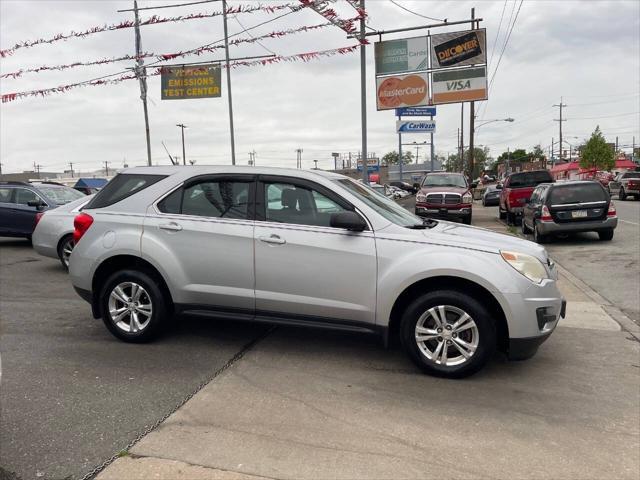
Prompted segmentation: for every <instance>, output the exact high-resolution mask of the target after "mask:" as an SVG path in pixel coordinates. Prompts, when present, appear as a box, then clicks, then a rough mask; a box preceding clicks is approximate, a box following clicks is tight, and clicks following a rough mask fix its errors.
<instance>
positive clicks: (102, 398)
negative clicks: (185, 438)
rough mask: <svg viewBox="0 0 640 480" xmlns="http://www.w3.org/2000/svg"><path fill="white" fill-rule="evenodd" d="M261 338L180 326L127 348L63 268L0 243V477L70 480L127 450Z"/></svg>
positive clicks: (243, 331) (213, 325)
mask: <svg viewBox="0 0 640 480" xmlns="http://www.w3.org/2000/svg"><path fill="white" fill-rule="evenodd" d="M264 332H265V328H264V327H262V326H257V325H253V324H243V325H233V324H231V323H227V322H217V321H212V320H198V319H193V318H188V319H187V318H185V319H182V320H181V321H177V322H176V325H175V327H174V328H173V329H172V330H171V331H170V332H169V333H168V334H167V335H166V336H165V337H163V338H162V339H160V340H159V341H157V342H155V343H152V344H148V345H135V344H126V343H123V342H120V341H119V340H116V339H115V338H114V337H112V336H111V334H109V333H108V332H107V330H106V328H105V327H104V325H103V324H102V322H101V321H98V320H94V319H93V318H92V316H91V313H90V308H89V305H88V304H87V303H86V302H84V301H83V300H81V299H80V298H79V297H78V296H77V295H76V294H75V292H74V291H73V289H72V287H71V284H70V283H69V280H68V278H67V273H66V272H65V271H64V270H63V269H62V267H61V265H60V262H58V261H56V260H53V259H48V258H45V257H41V256H40V255H38V254H37V253H36V252H35V251H33V249H32V248H31V246H30V245H29V244H28V243H27V242H26V241H23V240H10V239H0V334H1V339H0V352H1V355H2V385H1V386H0V408H1V411H2V416H1V418H0V432H1V434H0V479H5V478H10V479H32V478H45V479H63V478H64V479H67V478H69V479H77V478H81V477H82V476H83V475H84V474H86V473H87V472H89V471H90V470H91V469H92V468H93V467H94V466H96V465H98V464H100V463H102V462H103V461H105V460H106V459H108V458H110V457H111V456H113V455H114V454H116V453H118V452H119V451H121V450H126V448H127V446H128V445H129V444H130V443H131V442H132V441H133V440H134V439H136V438H137V437H138V436H139V435H140V434H142V433H144V432H145V431H146V430H147V429H148V428H150V427H151V426H153V425H154V424H155V423H156V422H158V421H159V420H160V419H162V418H163V417H164V416H166V415H168V414H169V413H171V412H172V411H173V410H175V408H176V407H177V406H179V405H180V404H182V403H183V402H184V401H185V399H186V398H187V397H188V396H189V395H190V394H191V393H193V392H194V391H195V390H196V389H197V388H199V387H200V386H201V384H202V383H205V382H207V381H208V380H210V379H211V378H212V377H213V376H214V375H215V374H216V373H217V372H218V371H219V370H220V369H221V367H223V366H225V365H226V364H227V362H229V360H230V359H232V358H233V357H234V356H236V355H237V354H238V353H239V352H242V351H243V349H244V348H245V346H246V345H248V344H249V343H251V342H252V341H253V340H255V339H256V338H258V337H260V336H261V335H262V334H263V333H264Z"/></svg>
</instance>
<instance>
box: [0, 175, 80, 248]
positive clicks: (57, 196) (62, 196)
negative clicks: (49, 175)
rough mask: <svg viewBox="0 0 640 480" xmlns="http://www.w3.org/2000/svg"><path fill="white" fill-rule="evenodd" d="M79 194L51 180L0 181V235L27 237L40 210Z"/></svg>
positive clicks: (63, 203) (52, 206)
mask: <svg viewBox="0 0 640 480" xmlns="http://www.w3.org/2000/svg"><path fill="white" fill-rule="evenodd" d="M78 198H85V195H84V194H83V193H80V192H78V191H77V190H74V189H73V188H69V187H65V186H64V185H61V184H59V183H54V182H0V236H2V237H24V238H28V239H30V238H31V234H32V233H33V229H34V228H35V226H36V223H37V221H38V219H39V218H40V216H41V214H42V212H45V211H47V210H51V209H53V208H56V207H58V206H60V205H65V204H67V203H69V202H72V201H73V200H76V199H78Z"/></svg>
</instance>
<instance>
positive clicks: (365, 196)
mask: <svg viewBox="0 0 640 480" xmlns="http://www.w3.org/2000/svg"><path fill="white" fill-rule="evenodd" d="M336 183H338V184H339V185H340V186H342V187H344V188H346V189H347V190H349V192H350V193H351V194H353V195H355V196H356V197H358V199H359V200H361V201H362V202H364V203H366V204H367V206H369V207H371V208H372V209H374V210H375V211H376V212H378V213H379V214H380V215H382V216H383V217H384V218H386V219H387V220H389V221H390V222H393V223H395V224H396V225H400V226H401V227H409V226H413V225H421V224H422V223H423V222H422V219H421V218H420V217H417V216H416V215H413V214H412V213H409V212H408V211H407V210H405V209H404V208H402V207H401V206H400V205H398V204H397V203H395V202H394V201H393V200H389V199H388V198H387V197H385V196H383V195H380V194H379V193H377V192H376V191H375V190H373V189H372V188H371V187H369V186H367V185H364V184H363V183H359V182H355V181H353V180H351V179H350V178H344V179H340V180H336Z"/></svg>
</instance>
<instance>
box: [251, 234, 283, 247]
mask: <svg viewBox="0 0 640 480" xmlns="http://www.w3.org/2000/svg"><path fill="white" fill-rule="evenodd" d="M258 240H260V241H261V242H264V243H273V244H275V245H283V244H285V243H287V241H286V240H285V239H284V238H280V236H279V235H276V234H275V233H273V234H271V235H269V236H268V237H265V236H262V237H258Z"/></svg>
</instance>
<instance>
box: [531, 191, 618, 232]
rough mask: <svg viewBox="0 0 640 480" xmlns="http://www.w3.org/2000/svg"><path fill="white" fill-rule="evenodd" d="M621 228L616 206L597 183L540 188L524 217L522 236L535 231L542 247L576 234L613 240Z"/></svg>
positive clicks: (533, 195)
mask: <svg viewBox="0 0 640 480" xmlns="http://www.w3.org/2000/svg"><path fill="white" fill-rule="evenodd" d="M617 225H618V217H617V214H616V209H615V207H614V205H613V202H612V201H611V198H610V197H609V194H608V193H607V191H606V190H605V188H604V187H603V186H602V184H601V183H600V182H596V181H569V182H563V183H557V184H542V185H539V186H538V187H537V188H536V189H535V190H534V191H533V193H532V194H531V199H530V200H528V202H527V204H526V206H525V207H524V211H523V215H522V233H529V232H531V231H533V238H534V240H535V241H536V242H538V243H544V242H546V241H547V240H548V239H549V237H550V236H552V235H558V234H567V233H572V232H597V233H598V235H599V237H600V240H611V239H612V238H613V231H614V229H615V228H616V226H617Z"/></svg>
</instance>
